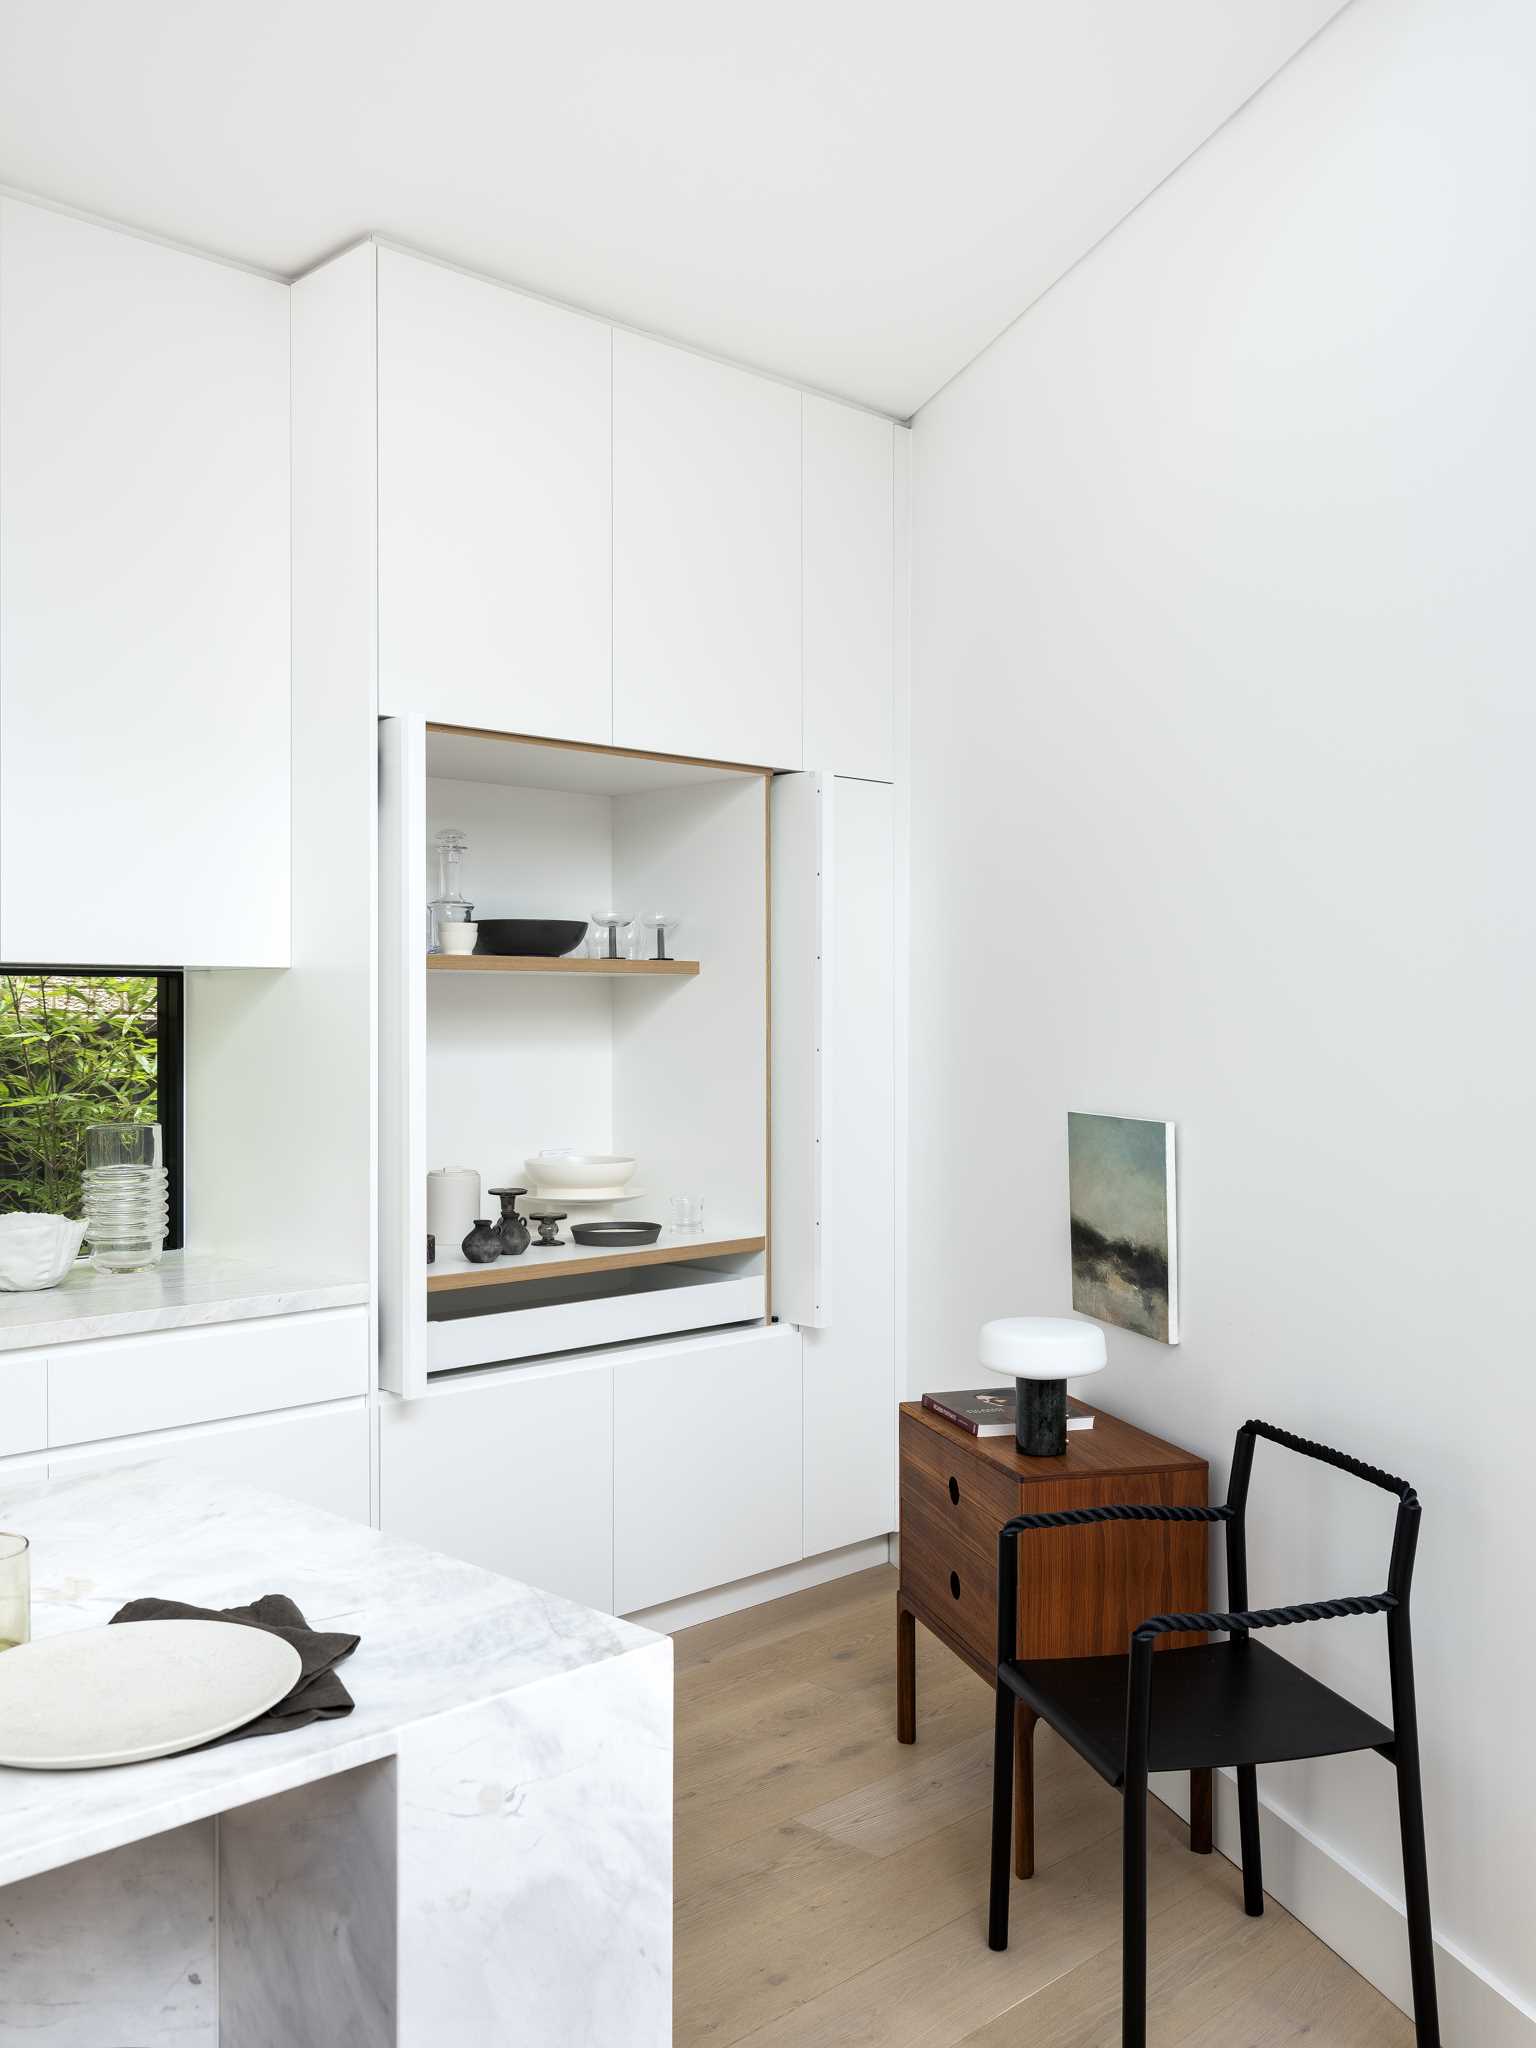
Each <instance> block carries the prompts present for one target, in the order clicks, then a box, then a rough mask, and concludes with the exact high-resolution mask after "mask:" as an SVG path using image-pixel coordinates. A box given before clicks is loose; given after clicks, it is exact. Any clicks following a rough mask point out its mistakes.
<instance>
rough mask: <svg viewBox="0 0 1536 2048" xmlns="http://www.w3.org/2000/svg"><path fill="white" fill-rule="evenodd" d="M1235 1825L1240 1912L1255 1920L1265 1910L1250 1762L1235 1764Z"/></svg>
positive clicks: (1255, 1774) (1256, 1793) (1256, 1790)
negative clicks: (1239, 1863)
mask: <svg viewBox="0 0 1536 2048" xmlns="http://www.w3.org/2000/svg"><path fill="white" fill-rule="evenodd" d="M1237 1825H1238V1834H1239V1837H1240V1839H1241V1842H1242V1847H1243V1911H1244V1912H1245V1913H1251V1914H1252V1915H1253V1917H1254V1918H1255V1919H1258V1917H1259V1915H1260V1914H1261V1913H1262V1912H1263V1911H1264V1860H1263V1856H1262V1854H1261V1851H1260V1848H1259V1774H1258V1772H1257V1771H1256V1770H1255V1769H1254V1767H1253V1765H1252V1764H1239V1765H1238V1767H1237Z"/></svg>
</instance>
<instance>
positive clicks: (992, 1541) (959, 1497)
mask: <svg viewBox="0 0 1536 2048" xmlns="http://www.w3.org/2000/svg"><path fill="white" fill-rule="evenodd" d="M901 1487H902V1493H903V1495H905V1494H906V1493H907V1492H908V1491H909V1490H910V1492H911V1493H912V1495H913V1497H914V1499H915V1500H916V1501H917V1502H918V1503H919V1505H921V1506H922V1507H924V1508H925V1509H926V1510H927V1511H928V1512H929V1513H930V1514H933V1515H935V1516H937V1517H938V1519H939V1520H940V1521H941V1522H947V1523H950V1524H951V1525H953V1526H954V1527H955V1528H957V1529H958V1530H959V1531H960V1533H961V1534H962V1536H963V1537H964V1539H965V1541H966V1542H968V1543H979V1544H980V1545H981V1547H982V1548H983V1549H984V1550H988V1551H991V1550H995V1549H996V1547H997V1532H998V1530H999V1529H1001V1527H1002V1526H1003V1524H1004V1522H1006V1521H1007V1520H1008V1518H1009V1517H1010V1516H1011V1515H1016V1514H1017V1513H1018V1512H1019V1483H1018V1481H1017V1480H1016V1479H1010V1478H1009V1476H1008V1474H1007V1473H1006V1472H1001V1471H998V1470H997V1469H995V1468H994V1467H992V1466H990V1465H988V1464H987V1463H986V1462H985V1460H984V1459H982V1458H980V1457H978V1456H977V1455H976V1453H975V1452H974V1451H973V1450H972V1449H971V1447H970V1445H969V1444H966V1443H956V1442H955V1441H954V1440H953V1439H952V1438H951V1437H950V1436H949V1435H948V1434H947V1432H946V1433H942V1434H941V1433H940V1432H939V1431H937V1430H932V1429H927V1428H925V1427H924V1426H923V1424H922V1423H920V1422H914V1421H913V1419H912V1417H911V1416H910V1415H903V1417H902V1418H901Z"/></svg>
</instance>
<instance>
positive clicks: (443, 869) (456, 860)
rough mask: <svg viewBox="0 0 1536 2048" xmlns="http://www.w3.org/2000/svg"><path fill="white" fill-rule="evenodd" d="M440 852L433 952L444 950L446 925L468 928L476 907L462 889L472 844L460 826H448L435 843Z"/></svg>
mask: <svg viewBox="0 0 1536 2048" xmlns="http://www.w3.org/2000/svg"><path fill="white" fill-rule="evenodd" d="M433 844H434V845H435V846H436V848H437V894H436V895H435V896H434V897H433V899H432V902H431V905H430V908H431V912H432V950H433V952H434V953H440V952H441V951H442V950H443V945H442V939H441V937H440V936H439V934H440V933H441V931H442V928H443V926H444V925H445V924H468V922H469V921H470V919H471V918H472V917H473V916H474V914H475V906H474V905H473V903H471V902H469V900H468V899H467V898H466V897H465V895H464V893H463V891H462V890H461V889H460V887H459V871H460V868H461V867H462V865H463V861H464V856H465V854H466V853H468V851H469V841H468V840H467V839H466V838H465V836H464V834H463V833H462V832H461V831H460V830H459V828H458V827H457V825H445V826H444V827H443V829H442V831H441V832H439V833H438V834H437V835H436V836H435V838H434V841H433Z"/></svg>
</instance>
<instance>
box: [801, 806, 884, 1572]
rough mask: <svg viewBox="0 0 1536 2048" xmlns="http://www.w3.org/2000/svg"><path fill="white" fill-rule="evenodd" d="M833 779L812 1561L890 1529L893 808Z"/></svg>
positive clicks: (808, 1423) (811, 1453) (812, 1403)
mask: <svg viewBox="0 0 1536 2048" xmlns="http://www.w3.org/2000/svg"><path fill="white" fill-rule="evenodd" d="M829 783H830V788H829V793H828V798H827V801H828V803H829V805H830V808H831V811H832V817H833V825H832V832H831V844H832V848H833V853H832V859H831V863H830V871H831V888H830V932H831V944H830V948H829V949H827V950H828V957H829V959H830V967H828V966H827V964H826V962H825V961H824V963H823V981H824V989H825V1006H824V1030H823V1040H822V1065H823V1078H822V1099H823V1102H824V1104H825V1114H824V1117H823V1120H822V1127H821V1143H820V1148H819V1153H820V1160H821V1208H820V1223H819V1233H818V1234H819V1238H820V1248H821V1273H820V1286H819V1290H818V1311H819V1312H818V1316H817V1326H816V1327H815V1328H813V1329H808V1330H807V1331H806V1333H805V1358H804V1368H805V1549H806V1555H807V1556H808V1557H813V1556H816V1555H818V1554H819V1553H820V1552H822V1551H824V1550H835V1549H838V1548H840V1547H841V1546H842V1545H843V1544H846V1543H858V1542H862V1541H863V1540H864V1539H865V1538H866V1537H869V1536H880V1535H884V1534H885V1533H886V1532H887V1531H888V1530H890V1529H893V1528H894V1527H895V1526H896V1504H895V1474H896V1405H897V1392H896V1368H895V1338H896V1325H895V1318H896V1270H895V1245H896V1202H895V1177H896V1062H895V1052H896V977H895V950H894V949H895V938H896V933H895V893H894V892H895V846H894V816H893V813H894V806H893V802H892V792H891V790H890V788H889V787H888V786H887V785H886V784H885V783H880V782H857V781H852V780H850V779H848V778H847V777H845V776H841V775H839V776H835V777H831V778H829Z"/></svg>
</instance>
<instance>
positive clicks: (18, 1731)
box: [0, 1621, 303, 1771]
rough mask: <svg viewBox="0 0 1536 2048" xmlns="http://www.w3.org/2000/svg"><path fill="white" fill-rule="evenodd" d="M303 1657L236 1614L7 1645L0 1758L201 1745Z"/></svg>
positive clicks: (111, 1759)
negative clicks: (233, 1618)
mask: <svg viewBox="0 0 1536 2048" xmlns="http://www.w3.org/2000/svg"><path fill="white" fill-rule="evenodd" d="M302 1669H303V1666H302V1665H301V1663H300V1661H299V1653H298V1651H297V1650H296V1649H294V1647H293V1645H292V1644H291V1643H285V1642H284V1641H283V1639H282V1637H281V1636H274V1635H270V1634H269V1633H268V1632H267V1630H266V1629H261V1628H246V1627H244V1626H243V1625H242V1624H241V1623H240V1622H237V1621H120V1622H116V1623H114V1624H113V1625H112V1626H111V1627H109V1628H82V1629H76V1630H73V1631H72V1632H71V1633H70V1634H68V1635H62V1636H44V1637H42V1639H41V1640H40V1641H38V1642H35V1643H21V1644H19V1645H18V1646H17V1647H16V1648H15V1649H14V1650H7V1651H5V1652H4V1654H3V1655H0V1765H8V1766H9V1767H10V1768H11V1769H13V1770H19V1771H94V1770H99V1769H101V1768H102V1766H103V1765H106V1764H136V1763H142V1762H143V1761H144V1760H145V1759H146V1758H147V1757H152V1756H173V1755H174V1754H175V1752H176V1751H177V1750H180V1749H195V1748H196V1747H197V1745H198V1744H199V1743H200V1742H211V1741H212V1740H213V1738H214V1737H215V1736H216V1735H227V1734H228V1733H229V1731H230V1730H231V1728H238V1727H240V1726H241V1724H242V1723H243V1722H246V1721H252V1720H254V1719H255V1718H256V1716H257V1715H258V1714H264V1713H265V1712H266V1710H267V1708H268V1707H270V1706H275V1705H276V1703H277V1702H278V1701H279V1700H280V1699H281V1698H282V1697H283V1695H284V1694H285V1693H287V1692H290V1691H291V1690H292V1688H293V1686H294V1684H295V1682H296V1681H297V1679H298V1676H299V1673H300V1671H301V1670H302Z"/></svg>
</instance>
